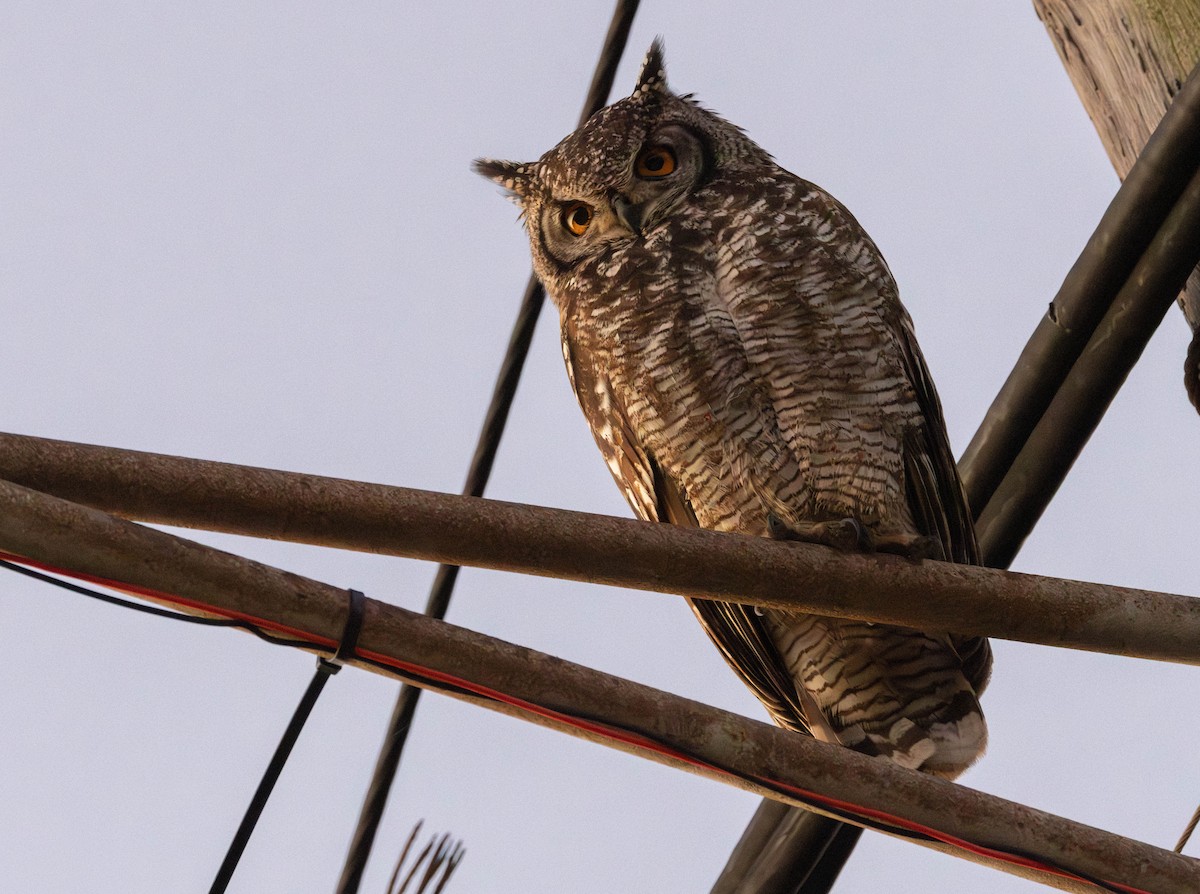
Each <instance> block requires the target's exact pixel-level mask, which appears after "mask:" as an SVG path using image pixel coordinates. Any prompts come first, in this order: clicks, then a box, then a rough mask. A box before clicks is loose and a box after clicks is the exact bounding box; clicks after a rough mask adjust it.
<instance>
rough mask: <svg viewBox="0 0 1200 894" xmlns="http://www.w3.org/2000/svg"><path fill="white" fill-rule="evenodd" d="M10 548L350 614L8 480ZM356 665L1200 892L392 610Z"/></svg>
mask: <svg viewBox="0 0 1200 894" xmlns="http://www.w3.org/2000/svg"><path fill="white" fill-rule="evenodd" d="M651 530H653V527H651ZM0 550H4V551H7V552H9V553H13V554H16V555H19V556H24V557H25V558H27V559H29V560H31V561H34V562H37V563H42V564H44V565H48V566H51V567H56V568H62V569H68V570H70V571H72V572H74V573H77V574H81V575H84V576H87V577H90V578H92V579H99V580H108V581H120V582H123V583H124V584H127V585H130V586H132V587H133V588H136V589H138V590H140V591H142V592H143V593H146V594H148V595H149V596H150V598H153V599H155V600H156V601H159V602H164V603H167V604H170V605H172V606H174V607H176V608H179V609H181V610H184V611H188V612H192V613H196V614H204V615H209V616H212V615H218V616H226V617H236V618H241V619H244V620H249V621H252V622H254V623H256V624H259V625H261V626H263V627H265V628H267V629H270V630H276V631H281V632H286V633H287V634H288V635H289V636H291V637H297V638H300V639H304V640H308V641H311V642H313V643H314V644H315V645H317V646H319V647H324V648H332V647H333V646H334V645H335V644H336V640H337V638H338V637H339V635H340V633H341V630H342V629H343V627H344V625H345V615H346V612H347V611H348V606H347V599H346V591H345V590H342V589H339V588H335V587H332V586H330V585H328V584H323V583H320V582H318V581H314V580H311V579H309V578H304V577H301V576H299V575H296V574H291V573H289V572H286V571H281V570H279V569H276V568H272V567H270V566H268V565H263V564H261V563H258V562H253V561H251V560H248V559H244V558H241V557H239V556H235V555H232V554H230V553H225V552H222V551H220V550H216V549H213V548H211V547H206V546H203V545H201V544H198V543H194V542H191V541H188V540H185V539H183V538H180V537H176V536H174V535H172V534H168V533H165V532H163V531H157V530H154V529H152V528H146V527H143V526H140V525H136V524H132V523H130V522H127V521H123V520H121V519H118V518H115V517H113V516H110V515H106V514H104V513H101V512H98V511H96V510H94V509H89V508H87V507H85V506H81V505H78V504H75V503H69V502H66V501H64V500H60V499H58V498H55V497H51V496H49V495H47V494H43V493H39V492H37V491H33V490H29V489H27V488H23V487H20V486H18V485H14V484H11V483H9V482H0ZM348 663H353V664H355V665H357V666H359V667H363V668H365V669H367V670H371V671H374V672H377V673H378V672H384V673H391V674H394V675H396V676H401V677H405V676H408V677H410V678H411V679H414V680H415V681H417V682H420V683H421V685H431V684H430V683H429V682H428V681H429V680H440V681H441V685H450V686H452V687H453V691H448V692H447V694H450V695H452V696H453V697H456V698H460V699H463V700H465V701H469V702H472V703H474V704H479V705H482V706H484V707H488V708H492V709H493V710H497V711H501V712H503V713H506V714H510V715H512V716H516V717H519V718H521V719H525V720H530V721H533V722H535V723H539V724H542V725H544V726H548V727H551V728H554V729H558V730H561V731H563V732H568V733H571V734H572V735H575V736H578V737H581V738H585V739H588V740H591V741H594V742H599V743H601V744H605V745H608V746H610V747H613V748H618V749H620V750H622V751H626V752H629V753H631V754H635V755H639V756H641V757H646V758H650V759H652V760H655V761H658V762H660V763H664V764H667V765H669V766H673V767H677V768H680V769H686V770H689V771H691V772H694V773H698V774H699V775H702V776H706V777H708V778H711V779H715V780H718V781H721V782H724V783H726V784H730V785H736V786H738V787H740V788H743V789H746V790H749V791H753V792H757V793H759V794H762V795H767V796H769V797H771V798H774V799H777V800H782V801H785V802H789V803H794V804H796V805H798V806H802V805H804V804H805V803H806V802H805V801H804V800H802V798H801V797H799V796H798V793H807V795H805V796H804V797H805V798H814V797H815V799H817V800H818V801H819V803H820V804H822V805H824V806H825V807H827V808H832V807H833V806H834V805H843V809H851V810H865V811H867V812H866V813H862V814H856V815H860V816H875V817H887V818H889V819H888V823H889V824H890V825H891V827H892V828H903V827H904V824H913V825H915V826H916V827H918V828H919V829H925V830H933V831H935V832H936V833H937V834H938V835H939V836H940V837H941V838H942V839H943V840H944V841H954V842H959V843H966V842H969V843H971V844H972V845H981V846H982V848H975V849H973V850H968V849H964V848H961V847H958V846H954V847H951V846H949V845H947V844H936V845H932V846H934V847H936V848H937V849H939V850H943V851H946V852H952V853H955V854H956V855H958V856H961V857H965V858H967V859H972V860H975V861H977V862H980V863H983V864H985V865H989V866H993V867H995V868H999V869H1002V870H1004V871H1007V872H1013V873H1015V874H1018V875H1023V876H1025V877H1028V878H1036V879H1037V880H1038V881H1042V882H1045V883H1047V884H1051V885H1055V886H1058V887H1060V888H1062V889H1063V890H1071V891H1086V890H1090V886H1088V885H1086V884H1084V883H1082V882H1078V881H1072V880H1069V879H1064V878H1062V877H1059V876H1054V875H1050V874H1046V873H1044V872H1041V871H1038V870H1035V869H1031V868H1029V867H1027V866H1023V865H1019V864H1014V863H1011V862H1005V861H1003V860H1001V859H998V858H997V857H998V855H1002V854H1010V855H1016V856H1018V857H1034V858H1036V859H1037V860H1040V861H1043V862H1048V863H1049V864H1050V865H1053V866H1055V867H1058V868H1060V869H1064V870H1068V871H1070V872H1072V873H1079V874H1083V875H1084V876H1086V877H1091V878H1100V879H1105V880H1107V881H1109V882H1115V883H1118V884H1123V885H1129V886H1132V887H1133V888H1135V889H1139V890H1145V891H1154V892H1158V894H1174V892H1179V894H1184V892H1193V891H1195V890H1197V889H1198V888H1200V863H1198V862H1197V861H1195V860H1192V859H1190V858H1188V857H1183V856H1180V855H1178V854H1175V853H1173V852H1171V851H1168V850H1164V849H1161V848H1156V847H1151V846H1150V845H1147V844H1143V843H1140V842H1136V841H1132V840H1130V839H1126V838H1122V837H1120V836H1117V835H1113V834H1111V833H1109V832H1104V831H1101V830H1099V829H1093V828H1091V827H1088V826H1085V825H1082V824H1079V823H1075V822H1072V821H1070V820H1066V819H1063V818H1060V817H1056V816H1053V815H1051V814H1047V813H1043V812H1041V811H1038V810H1035V809H1033V808H1030V807H1026V806H1024V805H1020V804H1015V803H1012V802H1009V801H1005V800H1003V799H1001V798H997V797H994V796H992V795H987V794H984V793H982V792H978V791H974V790H972V789H968V788H963V787H961V786H958V785H954V784H953V783H950V782H946V781H945V780H940V779H936V778H933V777H931V776H928V775H925V774H922V773H916V772H912V771H909V770H904V769H902V768H900V767H898V766H896V765H894V764H892V763H890V762H888V761H881V760H875V759H873V758H869V757H865V756H863V755H860V754H857V753H855V752H853V751H850V750H849V749H845V748H841V747H838V746H835V745H827V744H824V743H821V742H817V741H814V740H812V739H810V738H807V737H805V736H797V735H795V734H794V733H791V732H788V731H786V730H781V729H777V728H775V727H772V726H769V725H767V724H765V723H760V722H758V721H754V720H750V719H748V718H744V717H740V716H738V715H736V714H732V713H729V712H726V711H721V710H718V709H716V708H712V707H709V706H707V705H702V704H700V703H697V702H693V701H691V700H688V699H685V698H681V697H679V696H676V695H671V694H669V693H665V692H661V691H659V690H655V689H652V688H650V687H648V686H643V685H640V684H638V683H634V682H632V681H629V680H623V679H621V678H619V677H613V676H610V675H608V674H603V673H600V672H599V671H594V670H591V669H589V668H585V667H582V666H580V665H576V664H572V663H571V662H568V661H563V660H561V659H558V658H554V657H552V656H549V655H545V654H542V653H539V652H535V651H533V650H530V649H525V648H522V647H520V646H515V645H512V644H510V643H505V642H503V641H501V640H497V639H493V638H492V637H488V636H485V635H483V634H479V633H474V632H472V631H469V630H464V629H462V628H458V627H454V626H452V625H449V624H446V623H445V622H442V621H437V620H434V619H431V618H427V617H424V616H423V615H419V614H416V613H413V612H409V611H405V610H404V609H401V608H398V607H396V606H392V605H389V604H387V603H383V602H378V601H375V600H367V604H366V607H365V612H364V620H363V625H362V629H361V633H360V635H359V646H358V650H357V657H356V658H354V659H352V660H351V661H350V662H348ZM381 664H382V665H384V667H381V666H380V665H381ZM418 678H419V679H418ZM432 685H435V686H437V685H438V684H437V683H434V684H432ZM781 788H787V789H788V790H789V791H790V792H791V793H792V794H790V795H784V794H781V793H780V789H781ZM810 809H811V807H810ZM818 812H820V811H818ZM910 828H911V827H910ZM919 843H922V844H926V843H927V842H925V841H920V842H919Z"/></svg>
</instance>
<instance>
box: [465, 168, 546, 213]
mask: <svg viewBox="0 0 1200 894" xmlns="http://www.w3.org/2000/svg"><path fill="white" fill-rule="evenodd" d="M471 167H472V168H474V169H475V173H476V174H479V175H481V176H483V177H487V178H488V179H489V180H491V181H492V182H493V183H498V184H499V185H500V186H502V187H504V188H505V189H506V190H507V191H508V197H509V198H510V199H512V200H513V201H514V202H516V203H517V204H518V205H522V204H524V202H525V199H526V198H528V197H529V192H530V180H531V179H532V177H533V167H534V166H533V165H528V164H522V163H521V162H518V161H499V160H498V159H494V158H477V159H475V161H474V163H473V164H472V165H471Z"/></svg>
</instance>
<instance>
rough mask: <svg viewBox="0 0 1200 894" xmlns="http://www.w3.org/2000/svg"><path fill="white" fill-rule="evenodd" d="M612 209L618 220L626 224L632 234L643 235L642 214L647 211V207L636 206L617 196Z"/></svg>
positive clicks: (614, 198)
mask: <svg viewBox="0 0 1200 894" xmlns="http://www.w3.org/2000/svg"><path fill="white" fill-rule="evenodd" d="M612 208H613V211H614V212H615V213H616V215H617V219H618V220H620V221H621V223H623V224H625V226H626V227H628V228H629V231H630V232H631V233H636V234H637V235H639V236H640V235H642V212H643V211H645V205H635V204H633V203H632V202H630V201H629V199H627V198H625V197H624V196H621V195H617V196H613V200H612Z"/></svg>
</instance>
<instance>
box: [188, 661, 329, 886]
mask: <svg viewBox="0 0 1200 894" xmlns="http://www.w3.org/2000/svg"><path fill="white" fill-rule="evenodd" d="M336 667H337V665H335V664H333V663H332V662H329V661H326V660H324V659H318V660H317V670H316V672H315V673H314V674H313V678H312V680H311V681H310V682H309V684H308V688H307V689H306V690H304V695H303V696H302V697H301V699H300V704H298V705H297V706H296V710H295V712H294V713H293V714H292V719H291V721H290V722H289V723H288V725H287V729H285V730H284V731H283V738H282V739H280V740H279V745H278V747H276V749H275V754H274V755H272V756H271V762H270V763H269V764H267V769H266V772H264V773H263V778H262V780H261V781H260V782H259V783H258V788H257V789H256V790H255V792H254V797H253V798H251V799H250V805H249V806H248V807H247V808H246V814H245V816H243V817H242V822H241V823H240V824H239V825H238V829H237V832H235V833H234V836H233V841H231V842H230V844H229V850H228V851H226V852H225V859H224V860H222V861H221V868H220V869H218V870H217V876H216V878H215V879H213V883H212V887H211V888H209V894H224V891H225V889H226V887H228V885H229V880H230V879H231V878H233V871H234V870H235V869H237V865H238V861H239V860H240V859H241V858H242V853H243V852H244V851H245V850H246V845H247V844H248V843H249V842H250V836H251V835H252V834H253V832H254V827H255V825H257V823H258V818H259V817H260V816H261V815H262V812H263V808H264V807H266V806H267V799H268V798H270V797H271V791H272V790H273V789H274V788H275V783H276V782H277V781H278V779H279V774H280V773H282V772H283V765H284V764H285V763H287V759H288V756H289V755H290V754H291V753H292V746H294V745H295V744H296V740H297V739H298V738H300V732H301V730H303V729H304V723H305V721H306V720H308V715H309V714H311V713H312V709H313V705H315V704H316V703H317V697H318V696H320V694H321V690H322V689H324V688H325V683H326V682H328V680H329V677H330V676H331V675H332V673H333V671H331V670H330V669H329V668H336Z"/></svg>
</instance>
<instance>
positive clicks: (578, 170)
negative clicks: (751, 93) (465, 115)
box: [475, 40, 771, 293]
mask: <svg viewBox="0 0 1200 894" xmlns="http://www.w3.org/2000/svg"><path fill="white" fill-rule="evenodd" d="M770 161H771V159H770V156H769V155H767V153H765V152H764V151H763V150H762V149H760V148H759V147H758V146H757V145H755V144H754V143H753V142H752V141H751V140H750V139H748V138H747V137H746V136H745V135H744V134H743V133H742V132H741V130H739V129H738V128H737V127H735V126H734V125H732V124H730V123H728V122H727V121H724V120H722V119H721V118H719V117H717V116H716V115H714V114H712V113H711V112H709V111H707V110H705V109H703V108H702V107H701V106H700V105H699V104H697V103H696V102H695V101H694V100H693V99H692V97H691V96H690V95H687V96H679V95H676V94H674V93H672V92H671V91H670V90H669V89H668V88H667V77H666V69H665V66H664V63H663V51H662V44H661V42H660V41H658V40H656V41H654V43H653V45H651V47H650V52H649V53H647V54H646V60H645V62H643V63H642V69H641V73H640V74H639V75H638V79H637V84H636V85H635V86H634V89H633V93H632V94H630V95H629V96H628V97H626V98H625V99H622V100H620V101H619V102H615V103H613V104H612V105H610V106H608V107H607V108H604V109H601V110H600V111H599V112H597V113H596V114H595V115H593V116H592V117H591V118H590V119H588V121H587V123H585V124H584V125H583V126H582V127H580V128H579V129H578V130H576V131H575V132H574V133H572V134H570V135H569V136H568V137H567V138H566V139H564V140H563V141H562V142H561V143H559V144H558V145H557V146H555V147H554V148H553V149H551V150H550V151H549V152H547V153H546V154H545V155H543V156H542V157H541V158H540V159H538V160H537V161H535V162H529V163H519V162H512V161H496V160H493V159H483V158H481V159H478V160H476V162H475V170H476V171H477V172H478V173H480V174H482V175H483V176H485V177H487V178H489V179H490V180H493V181H495V182H496V183H498V184H500V185H501V186H502V187H504V189H505V190H507V191H508V194H509V196H510V197H511V198H512V199H513V200H514V201H515V202H516V203H517V204H518V205H519V206H520V207H521V210H522V216H523V217H524V219H525V226H526V229H527V230H528V231H529V239H530V246H531V249H532V252H533V262H534V268H535V269H536V270H537V273H538V275H539V276H540V277H541V278H542V281H543V282H545V283H546V284H547V285H548V286H551V285H553V283H554V282H555V281H556V280H557V279H558V278H560V277H563V276H565V275H568V274H569V273H570V271H572V270H573V269H574V268H576V267H577V266H578V265H579V264H580V263H581V262H583V261H585V260H588V259H596V258H601V257H604V256H606V255H609V254H611V253H613V252H616V251H619V250H620V249H621V248H623V247H627V246H629V245H631V244H634V243H636V242H638V241H640V240H645V239H647V238H650V237H652V236H653V233H654V231H655V228H656V227H659V226H660V225H662V224H664V223H665V222H667V221H669V220H670V219H671V218H672V215H673V214H675V213H676V212H678V211H679V209H680V207H681V206H682V205H684V204H685V203H686V202H688V201H689V200H690V199H691V197H692V196H694V195H695V193H696V191H697V190H698V189H699V188H701V187H702V186H703V185H704V184H705V183H707V182H708V181H710V180H711V179H712V178H713V177H715V176H718V175H719V174H720V173H722V172H727V171H731V170H737V169H747V168H753V167H759V166H762V165H764V164H769V163H770ZM551 292H552V293H553V292H554V289H553V288H552V289H551Z"/></svg>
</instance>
